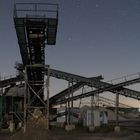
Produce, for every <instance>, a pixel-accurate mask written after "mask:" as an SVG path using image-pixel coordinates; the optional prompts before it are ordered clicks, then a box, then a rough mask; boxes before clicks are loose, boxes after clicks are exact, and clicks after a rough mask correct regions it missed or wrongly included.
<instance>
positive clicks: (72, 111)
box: [71, 82, 74, 123]
mask: <svg viewBox="0 0 140 140" xmlns="http://www.w3.org/2000/svg"><path fill="white" fill-rule="evenodd" d="M71 97H72V98H73V82H72V87H71ZM73 113H74V110H73V100H72V101H71V123H73Z"/></svg>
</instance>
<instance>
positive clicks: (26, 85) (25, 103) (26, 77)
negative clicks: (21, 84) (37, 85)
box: [24, 66, 28, 133]
mask: <svg viewBox="0 0 140 140" xmlns="http://www.w3.org/2000/svg"><path fill="white" fill-rule="evenodd" d="M24 79H25V88H26V92H25V93H24V133H25V132H26V118H27V116H26V114H27V101H26V100H27V95H28V83H27V82H28V76H27V66H26V67H25V75H24Z"/></svg>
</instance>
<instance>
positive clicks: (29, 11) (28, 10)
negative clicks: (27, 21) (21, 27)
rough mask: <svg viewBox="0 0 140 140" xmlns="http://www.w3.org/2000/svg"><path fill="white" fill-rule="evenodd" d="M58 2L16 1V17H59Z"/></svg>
mask: <svg viewBox="0 0 140 140" xmlns="http://www.w3.org/2000/svg"><path fill="white" fill-rule="evenodd" d="M58 8H59V7H58V4H49V3H16V4H15V5H14V17H15V18H16V17H20V18H25V17H30V18H40V17H41V18H42V17H44V18H57V17H58Z"/></svg>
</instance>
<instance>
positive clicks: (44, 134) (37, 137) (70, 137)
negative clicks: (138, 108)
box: [0, 127, 140, 140]
mask: <svg viewBox="0 0 140 140" xmlns="http://www.w3.org/2000/svg"><path fill="white" fill-rule="evenodd" d="M139 139H140V133H136V132H132V131H128V130H122V131H121V132H120V133H119V134H116V133H114V132H113V131H112V132H102V133H101V132H96V133H89V132H88V131H87V129H81V128H77V129H75V130H73V131H71V132H66V131H65V130H64V129H61V128H52V130H51V131H47V130H45V129H41V128H37V127H30V128H28V129H27V132H26V133H23V132H22V131H18V132H15V133H13V134H11V133H8V132H1V133H0V140H139Z"/></svg>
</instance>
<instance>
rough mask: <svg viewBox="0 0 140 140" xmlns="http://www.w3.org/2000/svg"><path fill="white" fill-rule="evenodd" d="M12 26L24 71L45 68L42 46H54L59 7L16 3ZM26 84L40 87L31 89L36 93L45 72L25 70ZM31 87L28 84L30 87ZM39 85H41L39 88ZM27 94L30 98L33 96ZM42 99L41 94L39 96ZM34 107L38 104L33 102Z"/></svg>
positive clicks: (42, 81) (55, 5)
mask: <svg viewBox="0 0 140 140" xmlns="http://www.w3.org/2000/svg"><path fill="white" fill-rule="evenodd" d="M14 22H15V28H16V33H17V38H18V43H19V49H20V54H21V57H22V61H23V67H24V68H25V67H26V66H27V65H35V64H41V65H44V64H45V46H46V45H55V43H56V34H57V25H58V5H57V4H46V3H43V4H42V3H28V4H27V3H16V4H15V8H14ZM26 72H27V80H28V81H30V82H32V83H35V82H39V83H40V84H38V85H37V84H35V85H31V88H32V89H33V91H35V92H36V93H38V92H39V91H40V90H41V89H42V87H43V83H44V71H43V69H42V68H41V67H33V68H32V67H28V69H27V71H26ZM29 84H30V83H29ZM41 84H42V85H41ZM33 91H31V90H30V98H32V97H33V96H34V93H33ZM39 96H40V98H41V99H43V92H42V93H41V94H40V95H39ZM35 104H41V103H40V101H39V100H38V99H36V101H35Z"/></svg>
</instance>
